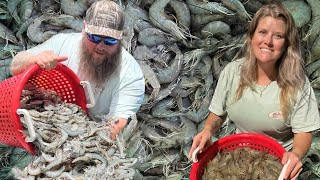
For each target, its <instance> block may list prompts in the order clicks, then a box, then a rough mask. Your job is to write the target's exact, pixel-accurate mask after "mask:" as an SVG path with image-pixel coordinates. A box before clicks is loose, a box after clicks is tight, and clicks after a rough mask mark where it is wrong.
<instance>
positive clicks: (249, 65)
mask: <svg viewBox="0 0 320 180" xmlns="http://www.w3.org/2000/svg"><path fill="white" fill-rule="evenodd" d="M267 16H270V17H272V18H275V19H281V20H283V21H284V22H285V23H286V33H285V35H286V37H285V38H286V48H285V49H286V50H285V51H284V53H283V54H282V56H281V57H280V59H279V60H277V62H276V65H275V68H276V71H277V77H276V80H277V83H278V86H279V87H280V89H281V92H280V108H281V112H282V115H283V118H284V120H287V119H288V117H289V114H290V111H291V110H292V108H293V105H294V104H295V102H296V96H297V93H298V91H299V90H301V88H302V87H303V85H304V83H305V80H306V79H305V73H304V69H303V59H302V56H301V49H300V43H299V36H298V31H297V28H296V26H295V23H294V20H293V18H292V16H291V15H290V13H289V12H288V11H287V10H286V9H285V8H284V6H283V5H282V4H281V3H280V2H276V1H273V2H271V3H269V4H267V5H264V6H262V7H261V8H260V9H259V10H258V11H257V12H256V14H255V15H254V17H253V19H252V21H251V23H250V24H249V27H248V31H247V34H246V42H245V46H244V48H245V49H246V52H245V59H246V60H245V62H244V64H243V66H242V68H241V78H240V84H239V87H238V89H237V91H236V100H239V99H240V98H241V96H242V94H243V92H244V90H245V89H246V88H247V87H250V88H252V89H254V83H255V82H256V81H257V76H252V74H257V60H256V58H255V56H254V54H253V50H252V47H251V42H252V41H251V40H252V37H253V35H254V33H255V30H256V28H257V26H258V23H259V21H260V20H261V19H262V18H264V17H267Z"/></svg>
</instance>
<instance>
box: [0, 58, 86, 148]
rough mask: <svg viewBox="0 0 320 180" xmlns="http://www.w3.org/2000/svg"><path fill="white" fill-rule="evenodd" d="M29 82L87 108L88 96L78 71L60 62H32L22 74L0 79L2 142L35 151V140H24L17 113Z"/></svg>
mask: <svg viewBox="0 0 320 180" xmlns="http://www.w3.org/2000/svg"><path fill="white" fill-rule="evenodd" d="M26 83H31V84H32V85H34V86H35V87H37V88H44V89H46V90H47V89H51V90H54V91H56V92H57V94H58V95H59V96H60V97H61V99H62V100H63V101H64V102H67V103H73V104H77V105H79V106H80V107H81V108H82V109H83V110H85V111H87V108H86V101H87V100H86V96H85V91H84V89H83V87H82V86H81V85H80V80H79V78H78V77H77V75H76V74H75V73H74V72H73V71H72V70H71V69H69V68H68V67H67V66H65V65H63V64H61V63H58V64H57V66H56V68H54V69H51V70H45V69H42V68H40V67H39V66H38V65H32V66H31V67H29V68H28V69H27V70H25V71H24V72H23V73H22V74H19V75H17V76H14V77H11V78H8V79H6V80H4V81H2V82H0V92H1V94H0V143H3V144H7V145H10V146H16V147H22V148H24V149H26V150H27V151H29V152H31V153H34V149H33V145H32V143H28V142H26V141H25V135H24V134H23V133H22V130H23V126H22V124H21V122H20V117H19V115H18V114H17V109H19V107H20V96H21V92H22V90H23V88H24V86H25V84H26Z"/></svg>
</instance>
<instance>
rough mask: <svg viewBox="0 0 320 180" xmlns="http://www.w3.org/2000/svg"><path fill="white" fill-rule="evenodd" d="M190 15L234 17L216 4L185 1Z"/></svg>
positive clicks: (226, 9)
mask: <svg viewBox="0 0 320 180" xmlns="http://www.w3.org/2000/svg"><path fill="white" fill-rule="evenodd" d="M187 4H188V5H189V8H190V11H191V13H192V14H202V15H203V14H222V15H234V13H233V12H232V11H231V10H229V9H228V8H226V7H224V6H223V5H221V4H220V3H217V2H209V1H203V0H187Z"/></svg>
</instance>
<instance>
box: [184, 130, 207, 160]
mask: <svg viewBox="0 0 320 180" xmlns="http://www.w3.org/2000/svg"><path fill="white" fill-rule="evenodd" d="M211 137H212V133H211V130H209V129H203V130H202V131H201V132H200V133H199V134H197V135H196V136H195V137H194V138H193V142H192V146H191V149H190V151H189V158H190V159H191V158H192V153H193V151H194V150H195V149H196V148H197V147H198V148H199V153H201V152H202V151H203V150H204V149H205V148H207V147H208V146H210V145H211V144H212V141H211Z"/></svg>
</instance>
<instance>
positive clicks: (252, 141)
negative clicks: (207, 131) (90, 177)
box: [190, 133, 286, 180]
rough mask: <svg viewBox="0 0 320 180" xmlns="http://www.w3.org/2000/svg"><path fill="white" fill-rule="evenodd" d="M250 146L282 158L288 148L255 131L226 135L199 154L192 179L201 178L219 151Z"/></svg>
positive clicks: (192, 168)
mask: <svg viewBox="0 0 320 180" xmlns="http://www.w3.org/2000/svg"><path fill="white" fill-rule="evenodd" d="M242 147H249V148H252V149H255V150H259V151H267V152H269V154H271V155H274V156H276V157H278V158H279V161H280V160H281V159H282V156H283V154H284V153H285V152H286V150H285V149H284V148H283V147H282V146H281V144H279V143H278V142H277V141H275V140H274V139H272V138H270V137H268V136H265V135H262V134H255V133H239V134H233V135H230V136H226V137H224V138H221V139H219V140H217V141H215V142H214V143H213V144H212V145H211V146H209V147H208V148H207V149H206V150H205V151H204V152H203V153H201V154H199V155H198V161H197V162H195V163H193V164H192V167H191V171H190V180H200V179H201V177H202V174H203V172H204V168H205V166H206V164H207V163H208V162H209V161H210V160H212V159H213V158H214V157H215V156H216V155H217V153H218V152H224V151H230V150H234V149H237V148H242Z"/></svg>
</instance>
